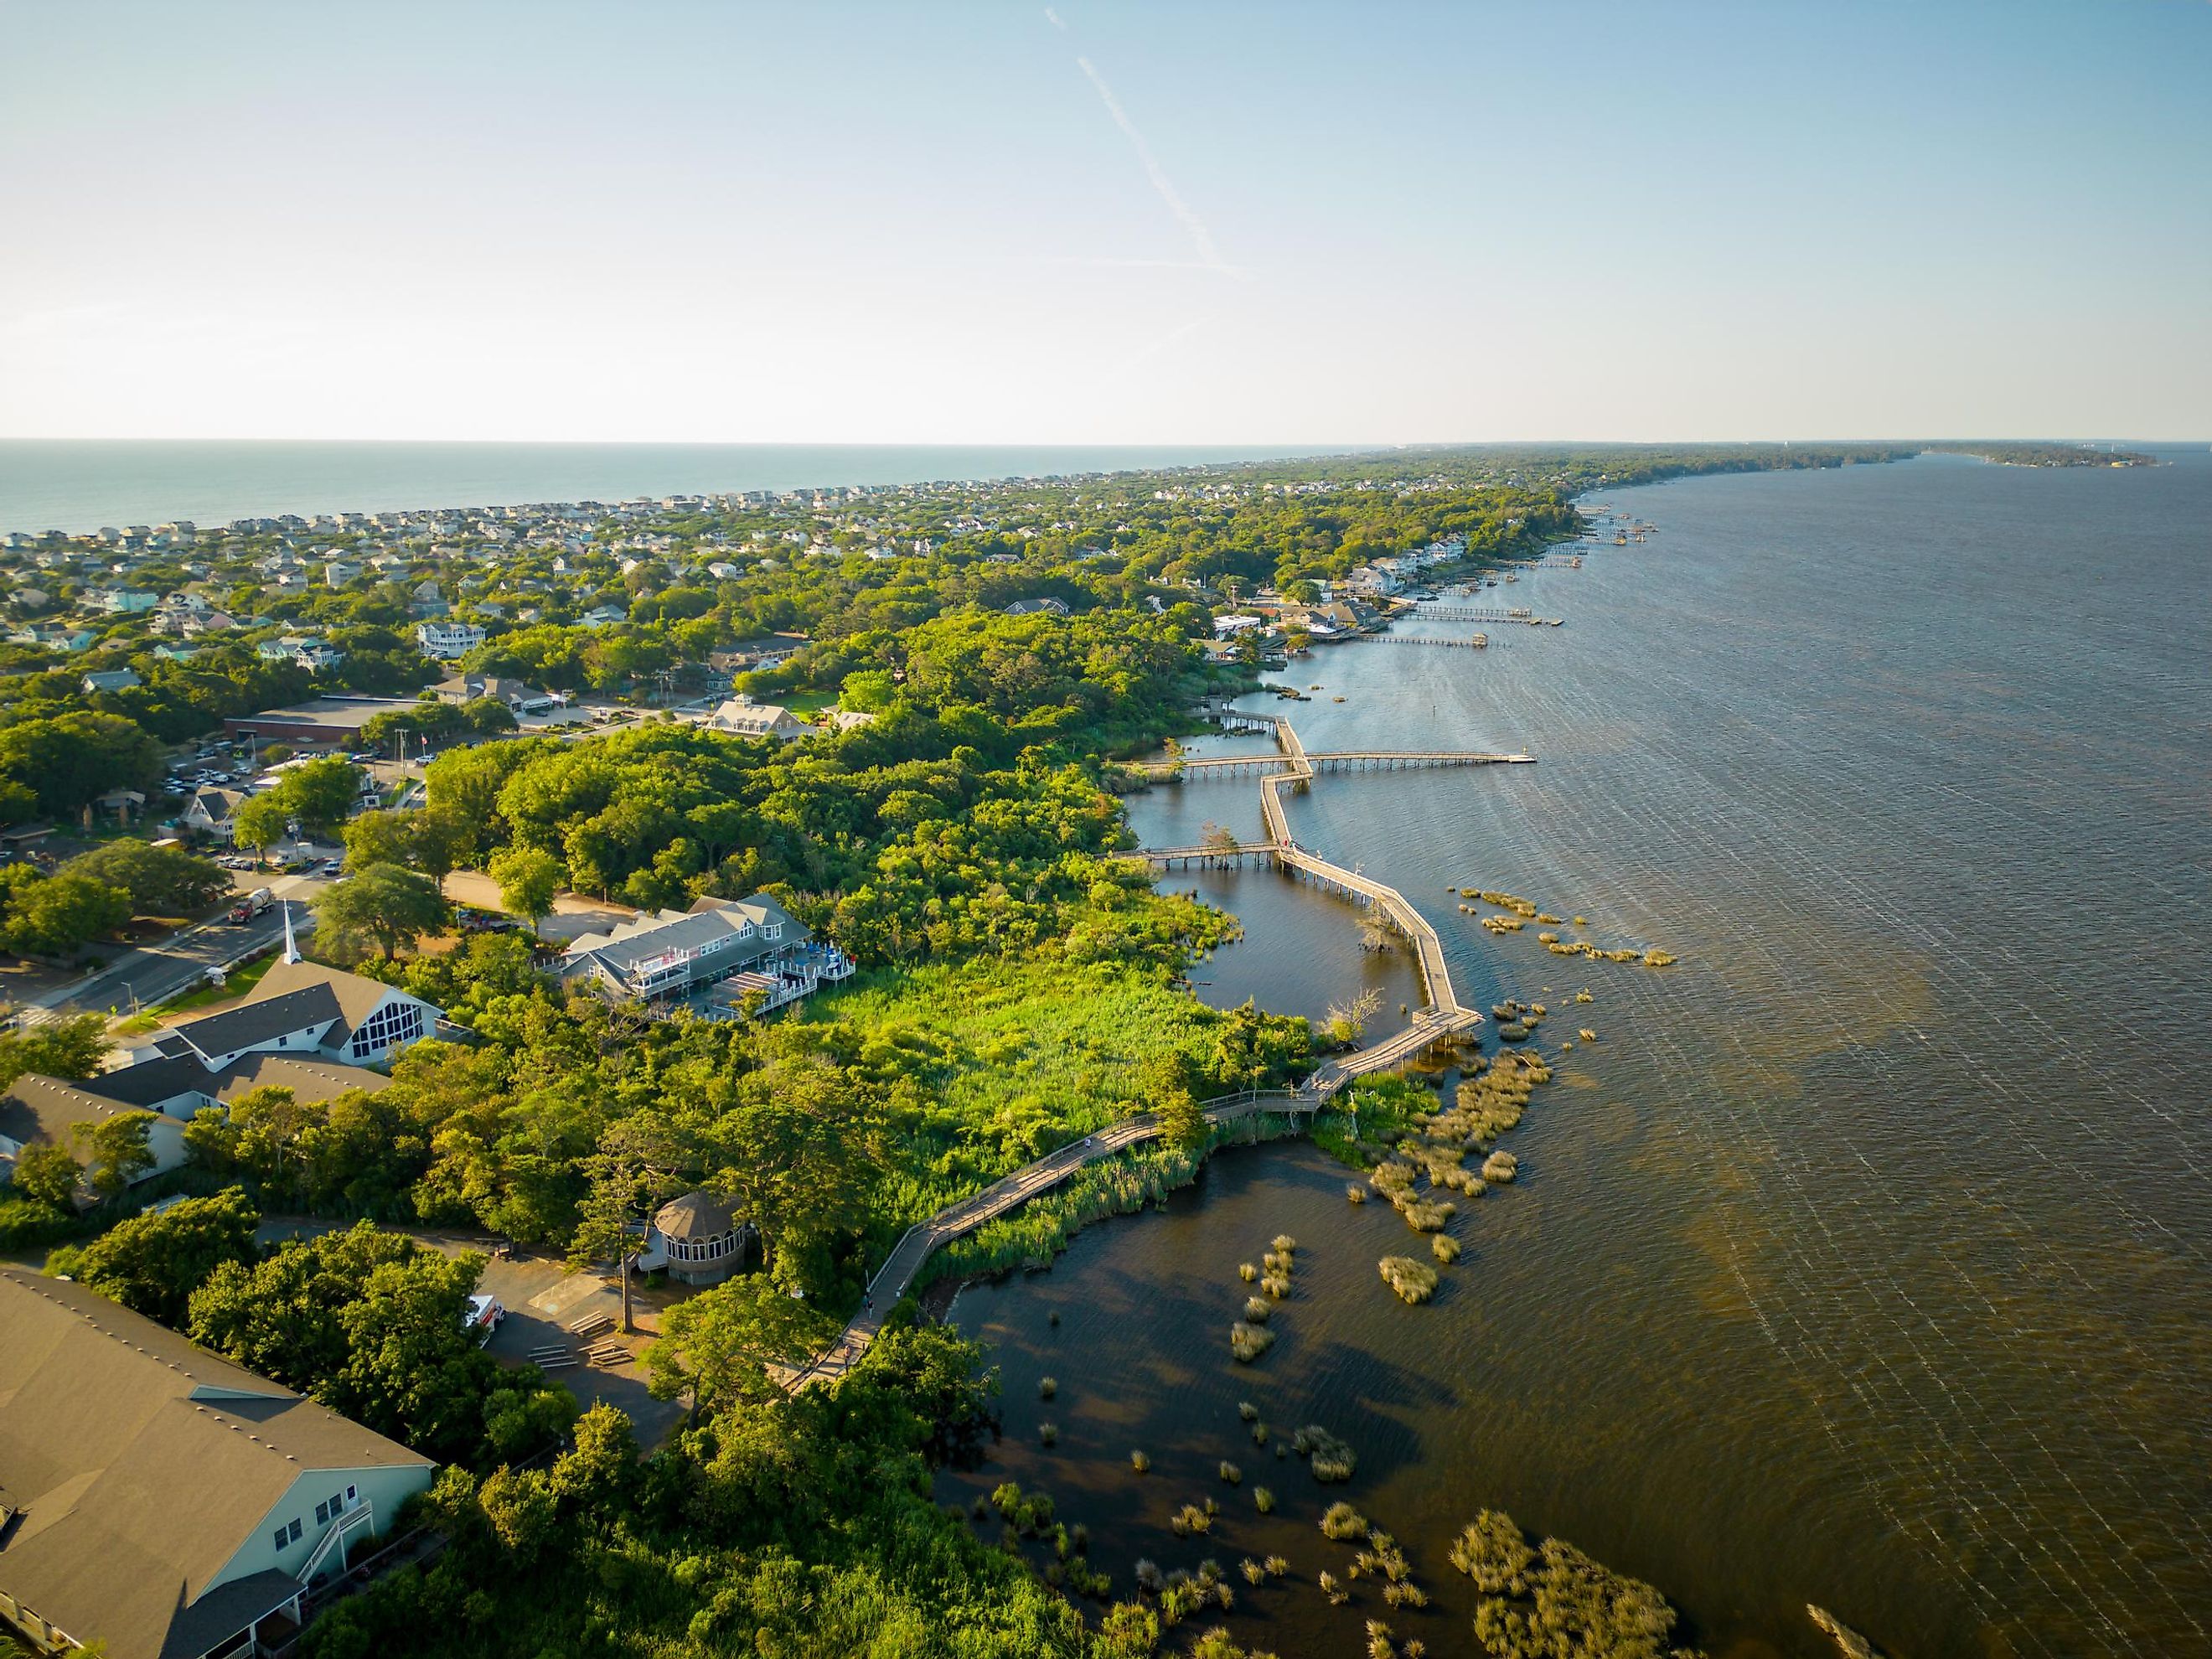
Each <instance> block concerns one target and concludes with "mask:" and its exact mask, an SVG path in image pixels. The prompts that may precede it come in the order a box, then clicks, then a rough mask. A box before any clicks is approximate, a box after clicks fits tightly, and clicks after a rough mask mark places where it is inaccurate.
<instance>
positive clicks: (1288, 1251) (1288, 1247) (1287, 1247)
mask: <svg viewBox="0 0 2212 1659" xmlns="http://www.w3.org/2000/svg"><path fill="white" fill-rule="evenodd" d="M1271 1242H1272V1243H1273V1245H1274V1247H1275V1250H1276V1253H1277V1254H1278V1255H1285V1256H1288V1255H1293V1254H1295V1253H1296V1252H1297V1248H1298V1241H1297V1239H1295V1238H1292V1237H1291V1236H1290V1235H1289V1234H1288V1233H1277V1234H1276V1235H1275V1237H1274V1238H1273V1240H1272V1241H1271Z"/></svg>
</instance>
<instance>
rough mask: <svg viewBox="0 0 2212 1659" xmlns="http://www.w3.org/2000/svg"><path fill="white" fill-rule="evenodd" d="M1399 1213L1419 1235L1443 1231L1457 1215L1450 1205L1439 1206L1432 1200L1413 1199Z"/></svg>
mask: <svg viewBox="0 0 2212 1659" xmlns="http://www.w3.org/2000/svg"><path fill="white" fill-rule="evenodd" d="M1398 1213H1399V1214H1401V1215H1402V1216H1404V1217H1405V1218H1406V1225H1407V1226H1408V1227H1411V1228H1412V1229H1413V1231H1415V1232H1417V1233H1434V1232H1441V1231H1443V1226H1444V1224H1445V1223H1446V1222H1448V1221H1449V1220H1450V1219H1451V1218H1452V1217H1453V1215H1454V1214H1455V1209H1454V1207H1453V1206H1451V1205H1449V1204H1439V1203H1437V1202H1436V1201H1434V1200H1430V1199H1420V1198H1417V1199H1413V1200H1408V1201H1407V1203H1405V1204H1404V1205H1402V1206H1400V1208H1399V1211H1398Z"/></svg>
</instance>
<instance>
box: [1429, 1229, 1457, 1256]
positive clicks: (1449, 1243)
mask: <svg viewBox="0 0 2212 1659" xmlns="http://www.w3.org/2000/svg"><path fill="white" fill-rule="evenodd" d="M1429 1254H1430V1255H1433V1256H1435V1257H1436V1259H1437V1261H1442V1262H1446V1263H1449V1262H1454V1261H1458V1260H1459V1240H1457V1239H1455V1238H1454V1237H1452V1236H1451V1235H1450V1234H1449V1233H1438V1234H1437V1236H1436V1237H1434V1238H1432V1239H1431V1240H1430V1241H1429Z"/></svg>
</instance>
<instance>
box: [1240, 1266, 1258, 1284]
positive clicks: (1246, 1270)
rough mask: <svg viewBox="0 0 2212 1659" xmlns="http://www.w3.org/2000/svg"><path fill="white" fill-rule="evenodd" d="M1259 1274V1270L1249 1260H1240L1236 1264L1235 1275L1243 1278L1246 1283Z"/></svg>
mask: <svg viewBox="0 0 2212 1659" xmlns="http://www.w3.org/2000/svg"><path fill="white" fill-rule="evenodd" d="M1259 1276H1260V1270H1259V1269H1258V1268H1257V1267H1254V1266H1253V1265H1252V1264H1251V1263H1250V1262H1249V1261H1240V1262H1238V1263H1237V1278H1239V1279H1243V1281H1244V1282H1245V1283H1246V1284H1247V1285H1249V1284H1250V1283H1251V1282H1252V1281H1253V1280H1254V1279H1257V1278H1258V1277H1259Z"/></svg>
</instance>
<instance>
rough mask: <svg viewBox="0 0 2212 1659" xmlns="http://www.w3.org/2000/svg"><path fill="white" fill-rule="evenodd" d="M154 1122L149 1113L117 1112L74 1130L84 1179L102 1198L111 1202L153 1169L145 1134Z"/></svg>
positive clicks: (152, 1159)
mask: <svg viewBox="0 0 2212 1659" xmlns="http://www.w3.org/2000/svg"><path fill="white" fill-rule="evenodd" d="M155 1121H157V1118H156V1115H155V1114H154V1113H152V1112H116V1113H113V1114H112V1115H109V1116H106V1117H103V1118H100V1119H98V1120H96V1121H94V1122H91V1123H80V1124H78V1125H77V1126H76V1129H75V1130H74V1132H73V1133H75V1134H76V1137H77V1139H78V1140H79V1141H80V1142H81V1143H82V1146H83V1147H84V1150H85V1164H86V1167H87V1170H88V1175H87V1177H86V1178H87V1179H88V1181H89V1182H91V1183H92V1190H93V1191H94V1192H95V1193H98V1194H100V1196H101V1197H102V1198H113V1197H115V1196H116V1195H117V1194H118V1193H120V1192H122V1190H123V1189H124V1188H125V1187H128V1186H129V1185H130V1184H131V1182H133V1181H136V1180H137V1178H138V1177H139V1176H142V1175H143V1174H144V1173H145V1172H146V1171H147V1170H150V1169H152V1168H153V1167H154V1151H153V1148H152V1147H151V1146H149V1145H148V1144H147V1132H148V1131H149V1129H151V1128H152V1127H154V1125H155Z"/></svg>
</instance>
